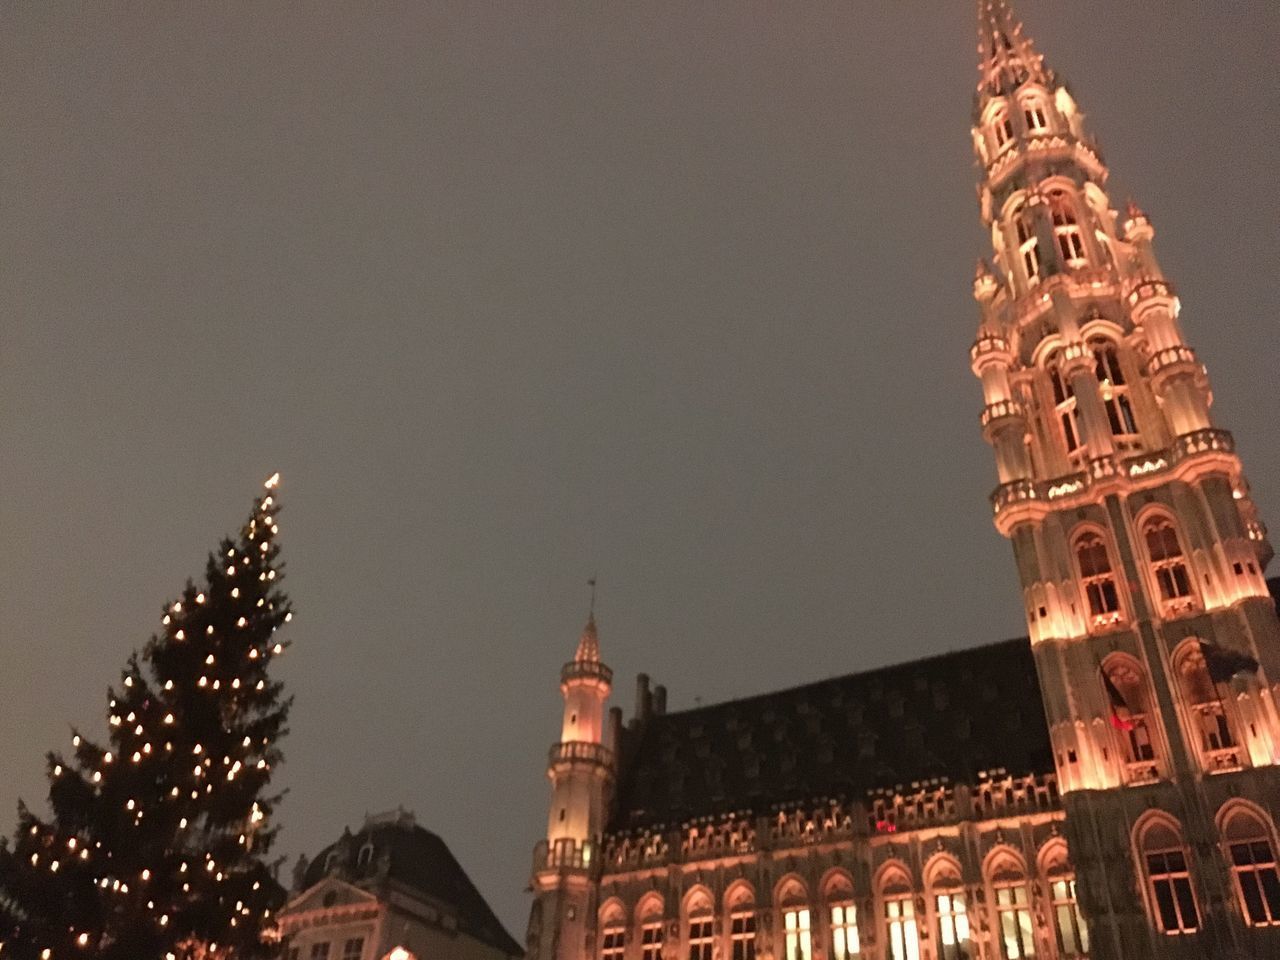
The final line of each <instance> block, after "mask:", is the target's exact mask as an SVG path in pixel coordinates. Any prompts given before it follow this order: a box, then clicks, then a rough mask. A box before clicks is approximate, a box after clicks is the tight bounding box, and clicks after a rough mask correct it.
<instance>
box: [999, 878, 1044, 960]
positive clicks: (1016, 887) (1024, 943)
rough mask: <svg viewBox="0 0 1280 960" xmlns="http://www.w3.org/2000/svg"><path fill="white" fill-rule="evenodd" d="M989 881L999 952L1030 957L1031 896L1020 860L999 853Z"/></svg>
mask: <svg viewBox="0 0 1280 960" xmlns="http://www.w3.org/2000/svg"><path fill="white" fill-rule="evenodd" d="M990 882H991V892H992V897H993V900H994V901H995V906H996V925H997V928H998V930H999V939H1000V956H1002V957H1004V958H1005V960H1023V958H1025V957H1034V956H1035V955H1036V940H1035V935H1034V930H1033V927H1032V923H1031V896H1030V891H1029V889H1028V887H1027V875H1026V871H1025V870H1024V869H1023V867H1022V864H1021V863H1020V862H1019V861H1018V860H1015V859H1014V858H1013V857H1012V856H1003V857H1001V858H1000V859H999V860H997V861H996V862H995V864H993V865H992V867H991V868H990Z"/></svg>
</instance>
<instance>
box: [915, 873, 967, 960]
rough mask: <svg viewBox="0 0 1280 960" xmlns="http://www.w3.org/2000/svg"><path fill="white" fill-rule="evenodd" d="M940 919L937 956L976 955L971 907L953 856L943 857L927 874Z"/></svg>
mask: <svg viewBox="0 0 1280 960" xmlns="http://www.w3.org/2000/svg"><path fill="white" fill-rule="evenodd" d="M926 875H927V876H928V878H929V893H930V896H931V897H932V898H933V905H934V909H935V910H936V911H937V922H938V960H969V958H970V957H971V956H972V955H973V953H972V949H973V948H972V943H971V941H970V934H969V910H968V904H967V903H966V901H965V895H964V886H963V884H962V883H961V882H960V872H959V870H958V868H957V867H956V866H955V864H953V863H952V862H951V861H950V860H940V861H939V862H938V863H936V864H935V865H934V866H933V867H932V868H931V869H929V870H928V871H927V874H926Z"/></svg>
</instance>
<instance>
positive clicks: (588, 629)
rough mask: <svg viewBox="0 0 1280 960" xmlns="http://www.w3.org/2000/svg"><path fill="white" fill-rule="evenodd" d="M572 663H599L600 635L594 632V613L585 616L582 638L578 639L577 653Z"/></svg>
mask: <svg viewBox="0 0 1280 960" xmlns="http://www.w3.org/2000/svg"><path fill="white" fill-rule="evenodd" d="M573 662H574V663H599V662H600V635H599V634H598V633H597V632H596V615H595V612H594V611H592V612H591V613H590V614H588V615H587V625H586V626H585V627H583V628H582V636H581V637H579V638H578V652H577V653H575V654H574V655H573Z"/></svg>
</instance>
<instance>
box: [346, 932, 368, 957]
mask: <svg viewBox="0 0 1280 960" xmlns="http://www.w3.org/2000/svg"><path fill="white" fill-rule="evenodd" d="M363 955H364V937H351V938H350V939H348V940H347V942H346V943H344V944H343V945H342V960H360V958H361V957H362V956H363Z"/></svg>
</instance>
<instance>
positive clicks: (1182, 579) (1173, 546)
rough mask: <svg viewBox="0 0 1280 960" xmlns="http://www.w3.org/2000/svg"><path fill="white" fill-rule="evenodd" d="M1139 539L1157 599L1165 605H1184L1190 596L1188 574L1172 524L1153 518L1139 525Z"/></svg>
mask: <svg viewBox="0 0 1280 960" xmlns="http://www.w3.org/2000/svg"><path fill="white" fill-rule="evenodd" d="M1142 539H1143V540H1144V541H1145V542H1146V545H1147V558H1148V559H1149V560H1150V562H1151V575H1152V576H1153V577H1154V578H1155V581H1156V586H1157V587H1158V588H1159V590H1160V599H1161V600H1163V601H1164V602H1165V603H1166V604H1167V605H1172V606H1185V605H1186V603H1185V601H1187V600H1188V599H1190V597H1191V595H1192V593H1191V574H1190V573H1188V572H1187V561H1186V558H1185V557H1184V556H1183V554H1182V544H1181V543H1180V542H1179V541H1178V531H1177V529H1176V528H1175V527H1174V525H1173V521H1172V520H1170V519H1169V518H1168V517H1165V516H1157V517H1153V518H1152V519H1150V520H1148V521H1147V522H1146V523H1144V524H1143V525H1142Z"/></svg>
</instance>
